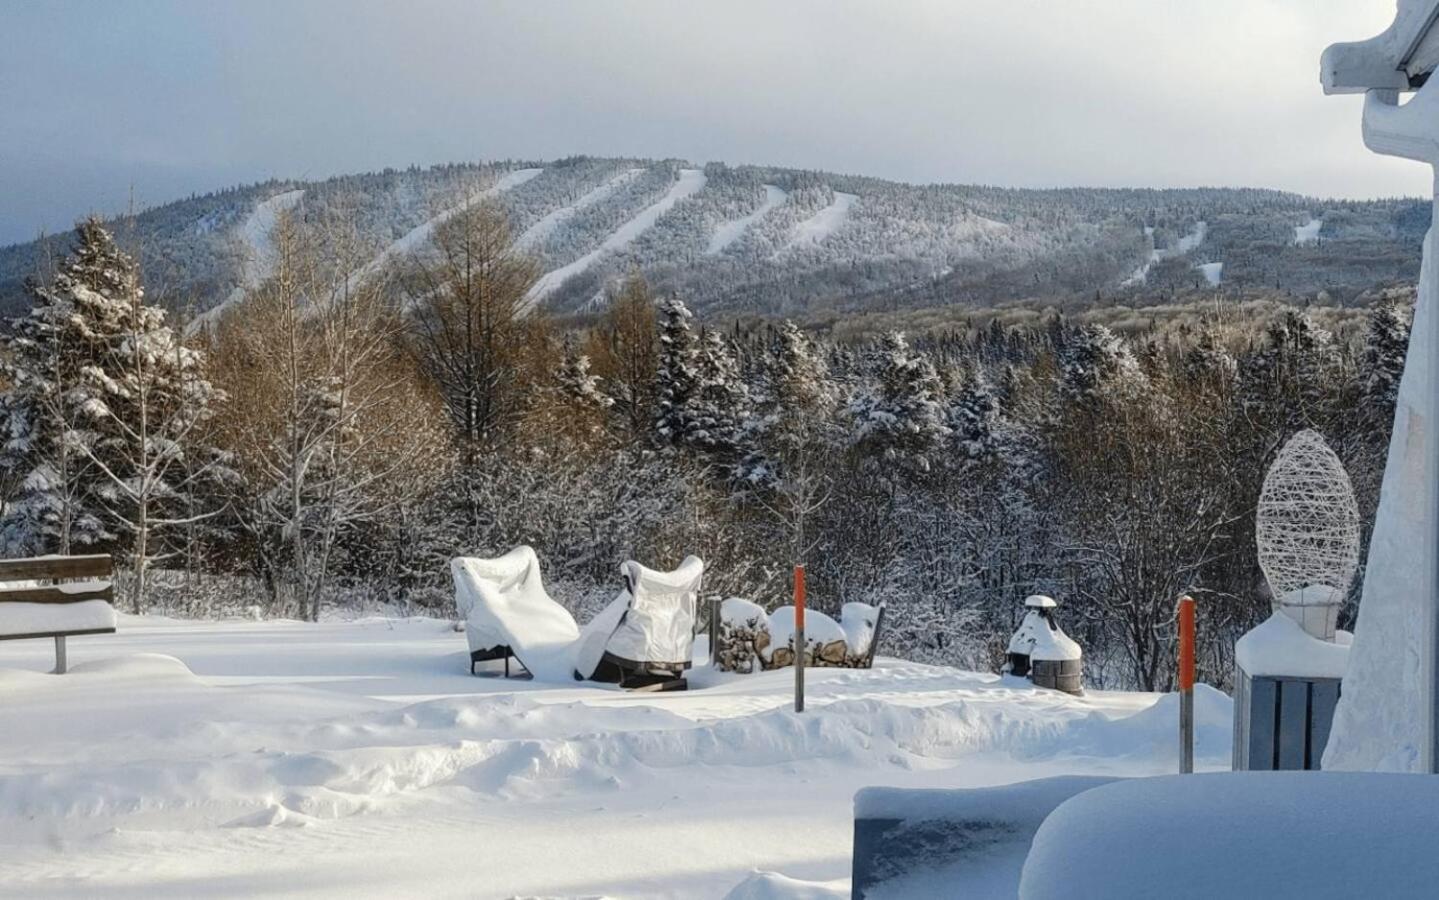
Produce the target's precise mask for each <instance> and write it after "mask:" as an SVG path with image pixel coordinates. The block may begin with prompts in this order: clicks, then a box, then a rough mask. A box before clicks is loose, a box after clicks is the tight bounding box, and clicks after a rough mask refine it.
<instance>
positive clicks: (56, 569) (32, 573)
mask: <svg viewBox="0 0 1439 900" xmlns="http://www.w3.org/2000/svg"><path fill="white" fill-rule="evenodd" d="M114 571H115V565H114V561H113V560H112V559H111V558H110V556H109V555H108V554H94V555H89V556H38V557H34V558H31V559H7V560H0V641H18V640H24V639H26V638H45V637H48V638H54V639H55V673H56V674H57V675H63V674H64V673H65V670H66V660H65V639H66V638H67V637H72V636H75V635H82V634H114V633H115V611H114V609H113V606H112V604H113V603H114V600H115V592H114V588H113V587H112V586H111V584H110V579H111V578H112V576H113V575H114ZM75 579H83V580H80V581H77V580H75ZM26 581H28V582H41V584H39V585H31V584H18V585H17V584H13V582H26ZM95 601H100V602H101V603H103V604H104V606H103V607H100V606H98V605H97V604H96V603H95ZM79 604H87V605H86V606H80V605H79Z"/></svg>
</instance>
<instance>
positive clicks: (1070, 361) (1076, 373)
mask: <svg viewBox="0 0 1439 900" xmlns="http://www.w3.org/2000/svg"><path fill="white" fill-rule="evenodd" d="M1059 373H1060V386H1061V389H1062V390H1063V392H1064V394H1065V396H1067V397H1069V398H1070V399H1073V400H1080V401H1087V400H1094V399H1096V398H1098V397H1099V395H1100V394H1101V393H1103V392H1104V390H1105V389H1106V388H1107V387H1109V386H1116V387H1123V386H1128V385H1133V384H1136V383H1138V382H1139V381H1141V380H1142V379H1143V377H1144V375H1143V372H1142V371H1141V370H1140V367H1139V361H1138V360H1136V359H1135V357H1134V354H1133V353H1132V352H1130V350H1129V347H1128V345H1127V344H1125V342H1124V339H1123V338H1121V337H1119V335H1117V334H1115V333H1114V332H1112V331H1110V330H1109V329H1108V328H1106V327H1104V326H1103V325H1085V326H1084V327H1083V328H1081V329H1079V330H1078V331H1075V332H1072V333H1070V334H1069V335H1068V337H1067V339H1066V340H1065V342H1064V345H1063V347H1062V348H1061V349H1060V353H1059Z"/></svg>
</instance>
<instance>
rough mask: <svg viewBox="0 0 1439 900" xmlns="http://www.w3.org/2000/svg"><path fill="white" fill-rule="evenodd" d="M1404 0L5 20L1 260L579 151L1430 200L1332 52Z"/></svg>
mask: <svg viewBox="0 0 1439 900" xmlns="http://www.w3.org/2000/svg"><path fill="white" fill-rule="evenodd" d="M1393 16H1394V0H1202V2H1195V0H883V2H879V0H875V2H857V0H723V2H720V0H713V2H711V0H685V2H674V0H513V2H511V0H404V2H400V0H394V2H378V0H283V2H281V0H244V2H240V0H231V2H219V0H176V2H164V0H107V2H103V3H101V2H92V0H75V2H69V0H0V244H4V243H10V242H15V241H21V240H28V239H30V238H33V237H34V236H35V235H36V234H37V233H39V232H40V231H42V230H44V231H56V230H62V229H65V228H68V227H69V226H70V225H71V224H72V223H73V222H74V220H75V219H76V218H77V217H79V216H82V215H85V214H87V213H90V212H101V213H114V212H120V211H123V210H124V209H125V208H126V207H127V205H128V204H129V203H131V202H132V201H131V198H132V197H133V202H134V204H135V205H136V207H137V208H144V207H146V206H151V205H157V204H160V203H165V202H168V201H170V200H174V199H178V198H182V197H185V196H188V195H189V194H191V193H205V192H208V191H211V190H215V189H218V188H223V187H226V186H230V185H233V184H237V183H246V182H253V181H260V180H264V179H267V178H272V177H275V178H321V177H326V176H330V175H337V174H343V173H347V172H357V171H371V170H376V169H380V168H384V167H386V166H393V167H404V166H408V165H411V164H419V165H429V164H433V163H441V162H453V161H462V160H479V159H506V158H521V159H552V158H557V157H562V156H568V155H573V154H580V153H584V154H591V155H601V156H605V155H616V156H618V155H624V156H640V157H652V158H669V157H674V158H681V159H687V160H690V161H693V162H706V161H712V160H719V161H724V162H729V163H764V164H772V165H781V166H797V167H803V168H812V169H826V170H831V171H839V172H847V173H856V174H864V175H874V176H878V177H884V178H893V179H898V180H904V181H914V182H936V181H943V182H961V183H985V184H1000V185H1012V186H1021V187H1050V186H1074V185H1087V186H1143V187H1171V186H1195V185H1243V186H1257V187H1273V188H1282V189H1286V190H1293V191H1299V192H1302V193H1306V194H1313V195H1318V196H1324V197H1341V196H1342V197H1374V196H1394V195H1400V194H1404V195H1420V194H1427V193H1428V192H1429V190H1430V188H1431V175H1430V174H1429V172H1428V170H1427V169H1426V168H1425V167H1423V166H1421V165H1418V164H1415V163H1408V162H1403V161H1400V160H1394V159H1386V158H1383V157H1378V156H1375V155H1374V154H1372V153H1370V152H1368V151H1367V150H1365V148H1364V147H1363V144H1362V141H1361V139H1360V133H1359V115H1360V103H1361V100H1360V98H1359V97H1354V96H1348V97H1325V96H1324V95H1323V93H1322V92H1321V90H1320V88H1319V84H1318V68H1319V54H1320V52H1321V51H1322V50H1323V48H1324V47H1325V45H1327V44H1329V43H1331V42H1333V41H1339V40H1358V39H1362V38H1365V37H1369V36H1371V35H1373V34H1376V33H1378V32H1379V31H1381V30H1383V28H1384V27H1385V26H1386V25H1388V23H1389V22H1390V21H1392V19H1393Z"/></svg>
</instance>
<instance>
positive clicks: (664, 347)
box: [654, 297, 700, 447]
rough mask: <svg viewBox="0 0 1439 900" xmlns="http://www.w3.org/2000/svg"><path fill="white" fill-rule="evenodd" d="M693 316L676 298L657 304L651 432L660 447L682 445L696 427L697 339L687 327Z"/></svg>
mask: <svg viewBox="0 0 1439 900" xmlns="http://www.w3.org/2000/svg"><path fill="white" fill-rule="evenodd" d="M692 318H694V315H693V314H692V313H691V312H690V311H689V309H688V308H686V307H685V305H684V303H683V302H681V300H680V299H679V298H678V297H669V298H667V299H665V300H664V301H662V302H661V303H660V305H659V365H658V367H657V368H656V371H655V417H654V434H655V440H656V442H657V443H659V444H660V446H668V447H681V446H685V445H687V444H689V443H690V441H691V439H692V436H693V434H694V433H695V431H696V430H697V428H698V424H697V423H696V422H695V420H694V404H695V402H696V400H697V399H698V396H699V391H700V362H699V342H698V341H697V340H696V338H695V334H694V331H693V329H691V327H690V319H692Z"/></svg>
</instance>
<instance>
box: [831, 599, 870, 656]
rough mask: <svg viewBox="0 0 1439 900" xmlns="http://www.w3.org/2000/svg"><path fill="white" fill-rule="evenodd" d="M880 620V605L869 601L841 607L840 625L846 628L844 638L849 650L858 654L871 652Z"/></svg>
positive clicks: (851, 603)
mask: <svg viewBox="0 0 1439 900" xmlns="http://www.w3.org/2000/svg"><path fill="white" fill-rule="evenodd" d="M878 621H879V607H877V606H870V605H869V604H868V603H854V602H850V603H846V604H845V605H844V606H841V607H840V609H839V625H840V627H841V628H843V629H844V639H845V641H846V642H848V644H849V652H850V653H853V654H855V655H856V656H858V655H859V654H861V653H868V652H869V645H870V642H871V641H873V640H874V626H875V624H876V623H877V622H878Z"/></svg>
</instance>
